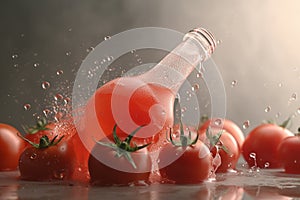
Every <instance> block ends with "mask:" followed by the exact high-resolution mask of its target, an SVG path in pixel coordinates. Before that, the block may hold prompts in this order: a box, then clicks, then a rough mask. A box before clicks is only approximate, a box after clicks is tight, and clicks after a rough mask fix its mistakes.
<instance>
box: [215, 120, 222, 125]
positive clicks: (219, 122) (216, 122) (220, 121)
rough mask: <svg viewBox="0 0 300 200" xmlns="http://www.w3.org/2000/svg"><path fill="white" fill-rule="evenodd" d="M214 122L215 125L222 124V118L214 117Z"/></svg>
mask: <svg viewBox="0 0 300 200" xmlns="http://www.w3.org/2000/svg"><path fill="white" fill-rule="evenodd" d="M214 124H215V125H217V126H220V125H221V124H222V120H221V119H216V120H215V121H214Z"/></svg>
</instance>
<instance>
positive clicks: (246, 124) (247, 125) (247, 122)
mask: <svg viewBox="0 0 300 200" xmlns="http://www.w3.org/2000/svg"><path fill="white" fill-rule="evenodd" d="M249 126H250V121H249V120H246V121H245V122H244V123H243V129H247V128H249Z"/></svg>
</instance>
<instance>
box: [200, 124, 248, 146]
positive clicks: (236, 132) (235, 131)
mask: <svg viewBox="0 0 300 200" xmlns="http://www.w3.org/2000/svg"><path fill="white" fill-rule="evenodd" d="M209 126H210V127H211V128H215V129H219V130H225V131H227V132H228V133H230V134H231V135H232V136H233V137H234V138H235V139H236V141H237V143H238V146H239V149H241V148H242V146H243V143H244V140H245V136H244V133H243V132H242V130H241V129H240V128H239V127H238V126H237V125H236V124H235V123H234V122H232V121H230V120H228V119H221V118H220V119H219V118H216V119H209V120H207V121H205V122H204V124H202V125H201V126H200V128H199V133H203V132H205V131H206V129H207V128H208V127H209Z"/></svg>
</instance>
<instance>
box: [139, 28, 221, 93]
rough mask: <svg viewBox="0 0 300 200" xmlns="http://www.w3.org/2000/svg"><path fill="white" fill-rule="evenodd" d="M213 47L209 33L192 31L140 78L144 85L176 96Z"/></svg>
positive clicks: (212, 40)
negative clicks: (156, 86) (164, 88)
mask: <svg viewBox="0 0 300 200" xmlns="http://www.w3.org/2000/svg"><path fill="white" fill-rule="evenodd" d="M215 46H216V41H215V39H214V37H213V35H212V34H211V33H210V32H208V31H207V30H205V29H202V28H197V29H193V30H191V31H190V32H189V33H187V34H186V35H185V36H184V38H183V42H181V43H180V44H179V45H178V46H177V47H176V48H175V49H174V50H173V51H172V52H170V53H169V54H168V55H167V56H166V57H165V58H163V59H162V60H161V61H160V62H159V63H158V64H157V65H156V66H155V67H154V68H152V69H151V70H150V71H148V72H147V73H145V74H143V75H141V76H140V78H141V79H142V80H143V81H144V82H146V83H152V84H159V85H162V86H164V87H167V88H169V89H170V90H172V92H173V93H174V94H176V93H177V92H178V90H179V88H180V87H181V85H182V84H183V82H184V81H185V80H186V79H187V77H188V76H189V74H190V73H191V72H192V71H193V70H194V69H195V68H196V67H197V66H199V64H201V63H202V62H204V61H205V60H207V59H208V58H210V56H211V54H212V53H213V51H214V49H215Z"/></svg>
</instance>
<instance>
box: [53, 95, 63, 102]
mask: <svg viewBox="0 0 300 200" xmlns="http://www.w3.org/2000/svg"><path fill="white" fill-rule="evenodd" d="M63 98H64V97H63V95H61V94H56V95H55V96H54V100H55V101H59V100H62V99H63Z"/></svg>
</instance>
